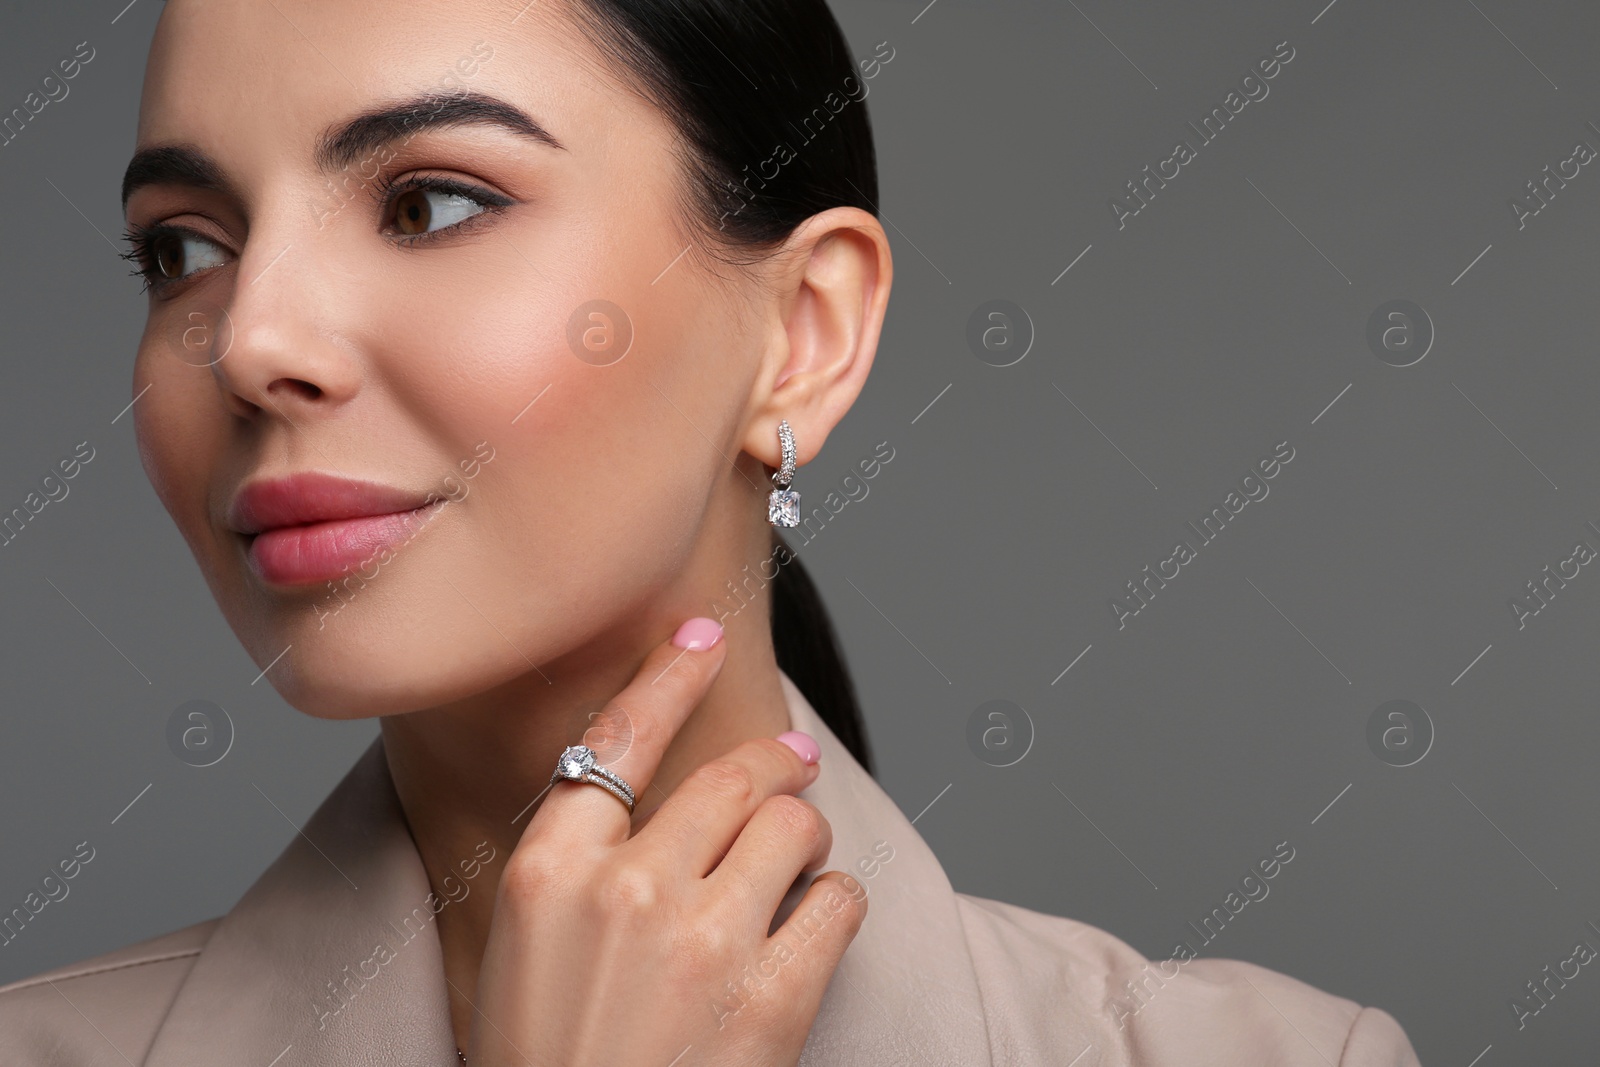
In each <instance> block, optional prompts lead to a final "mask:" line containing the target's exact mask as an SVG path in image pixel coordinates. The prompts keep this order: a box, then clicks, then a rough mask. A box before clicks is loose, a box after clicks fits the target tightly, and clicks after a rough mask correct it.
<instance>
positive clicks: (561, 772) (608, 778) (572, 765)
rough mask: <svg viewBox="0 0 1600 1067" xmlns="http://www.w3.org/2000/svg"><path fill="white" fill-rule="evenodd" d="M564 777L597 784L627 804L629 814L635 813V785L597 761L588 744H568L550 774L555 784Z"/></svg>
mask: <svg viewBox="0 0 1600 1067" xmlns="http://www.w3.org/2000/svg"><path fill="white" fill-rule="evenodd" d="M562 779H565V780H566V781H569V782H585V783H588V784H589V785H597V786H599V787H600V788H601V789H604V790H605V791H606V792H608V793H610V794H611V795H612V796H614V797H616V798H617V799H618V800H620V801H622V802H623V803H624V804H626V805H627V807H628V814H630V815H631V814H633V806H634V794H633V787H632V786H631V785H629V784H628V783H627V782H625V781H623V779H622V777H621V776H620V775H619V774H617V773H616V772H615V771H613V770H611V769H610V768H609V767H602V766H600V765H599V764H598V763H596V762H595V751H594V749H592V748H590V747H589V746H588V745H568V746H567V747H566V749H565V750H564V751H563V752H562V753H561V758H560V759H558V760H557V761H556V769H555V773H554V774H552V775H550V784H551V785H555V783H556V782H558V781H561V780H562Z"/></svg>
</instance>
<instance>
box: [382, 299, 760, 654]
mask: <svg viewBox="0 0 1600 1067" xmlns="http://www.w3.org/2000/svg"><path fill="white" fill-rule="evenodd" d="M646 281H648V278H647V279H646ZM580 284H583V287H584V288H586V289H589V291H591V292H592V291H594V290H596V289H598V290H600V291H610V292H613V293H617V294H618V300H617V304H618V305H621V304H627V305H628V306H630V307H631V308H634V309H636V310H635V311H634V312H633V313H632V314H628V315H627V321H626V322H625V323H619V322H617V321H614V319H615V313H612V315H611V316H608V315H607V314H606V313H605V312H604V310H603V309H602V310H601V311H600V312H599V313H598V317H593V318H591V317H589V316H587V315H584V314H580V315H579V316H578V317H577V318H576V320H575V319H574V314H573V312H574V309H578V308H584V307H585V306H586V305H588V304H589V303H590V301H588V300H587V299H580V298H579V297H578V296H577V295H575V294H573V293H570V292H569V293H557V294H545V295H537V296H533V297H529V298H525V299H520V300H512V299H507V298H506V297H505V296H504V295H500V296H497V297H492V298H489V299H484V300H482V301H480V302H478V303H477V304H476V305H475V306H474V308H473V309H472V314H471V315H470V316H467V315H464V314H462V312H464V311H465V309H458V311H457V313H456V314H452V315H450V316H447V317H446V319H447V320H448V321H449V322H456V323H459V322H465V321H470V322H472V323H473V324H474V326H473V328H472V330H471V331H470V333H469V334H466V335H463V334H461V333H460V332H459V331H458V332H457V333H456V335H455V336H454V338H453V340H452V339H446V338H443V337H441V338H438V339H436V340H435V342H434V343H433V344H432V345H431V346H430V347H435V348H439V349H440V350H448V351H451V352H452V353H453V355H452V357H451V359H450V360H449V361H448V362H447V364H445V365H446V366H447V367H448V370H438V369H437V367H439V366H440V364H439V363H438V361H436V360H430V361H429V362H430V364H432V365H433V366H434V367H435V368H436V369H434V370H432V371H429V372H428V377H429V378H430V379H431V380H429V381H427V382H423V381H422V380H420V379H417V380H413V381H411V382H409V383H407V386H406V390H407V392H409V393H412V394H413V396H412V399H411V400H410V401H408V404H409V406H412V407H413V409H414V410H417V411H418V412H419V417H422V418H425V419H427V420H430V421H431V422H432V426H431V431H432V433H434V434H436V435H437V436H439V437H440V438H443V439H449V440H451V441H454V442H457V443H458V444H457V445H456V446H455V447H458V448H460V449H461V452H460V455H461V456H462V457H468V456H470V455H471V454H472V448H473V446H474V444H476V443H477V442H480V441H481V442H487V445H488V446H489V447H491V448H493V450H494V459H493V460H492V461H491V462H489V463H487V464H481V467H480V470H479V473H478V474H477V475H476V476H475V477H474V478H472V479H471V480H470V481H468V482H467V486H468V499H467V508H466V509H465V510H464V511H463V513H462V517H463V519H470V528H471V534H470V536H471V538H472V539H473V541H474V542H476V545H474V546H468V545H463V546H462V550H463V551H466V552H476V551H481V552H482V557H483V565H484V566H485V567H487V568H492V570H493V573H494V575H495V576H496V578H497V579H499V580H500V581H499V582H497V581H495V580H492V579H491V578H490V577H489V575H488V574H487V573H485V574H484V575H481V576H480V577H479V578H478V584H479V588H480V589H483V588H487V587H489V586H491V585H494V586H497V587H499V588H506V589H507V592H506V593H505V594H502V595H508V596H518V595H519V591H520V595H522V596H524V597H526V596H529V595H532V596H535V597H537V598H538V600H539V601H541V602H542V603H543V604H545V605H547V606H550V605H558V606H559V607H560V609H561V610H562V611H568V610H572V609H573V608H574V606H575V605H594V606H597V607H598V606H601V605H609V606H610V609H611V610H616V609H617V608H619V607H621V606H622V604H623V603H624V602H628V601H632V600H636V599H637V598H639V597H641V596H644V595H647V594H648V593H649V592H650V591H652V590H653V589H655V588H657V587H659V585H660V584H661V583H662V582H664V581H666V580H669V579H670V578H671V577H672V576H673V575H674V574H676V573H677V572H678V570H679V569H680V568H681V565H682V564H683V562H684V561H685V560H686V559H687V556H688V553H689V549H690V547H691V545H692V543H693V540H694V537H695V535H696V534H697V533H698V531H699V527H700V523H701V521H702V519H703V516H704V513H705V509H706V505H707V501H708V499H709V497H710V494H711V491H712V488H713V485H714V483H715V482H716V481H717V479H718V478H719V476H720V475H729V474H731V471H729V470H727V469H726V468H728V466H729V463H730V461H731V457H732V456H733V455H734V454H735V453H736V451H737V449H736V448H735V447H734V446H733V445H731V444H730V442H729V441H728V440H727V439H728V438H729V437H730V436H731V426H732V420H733V417H734V415H735V414H736V412H737V410H738V409H737V405H736V404H735V403H734V401H735V399H736V398H735V395H734V394H735V393H736V392H737V391H738V383H737V381H736V380H735V377H734V375H737V373H738V372H737V370H734V369H732V368H721V369H720V370H719V369H718V368H717V366H716V363H717V356H716V355H715V353H718V352H722V351H725V350H727V348H728V345H727V343H726V340H725V339H718V338H715V337H711V336H707V335H706V333H705V332H704V327H703V325H701V324H703V323H705V322H708V321H709V322H715V321H718V317H717V316H711V315H701V314H689V313H685V312H683V311H681V310H679V309H678V308H679V307H680V306H682V302H681V301H676V300H674V301H672V303H671V304H669V303H668V300H669V298H668V297H666V295H665V293H664V294H663V295H662V296H659V297H658V296H656V294H654V293H650V294H648V295H641V294H639V293H636V292H635V293H630V292H629V291H627V290H625V289H621V288H620V287H618V286H615V285H606V284H598V283H593V282H589V283H587V284H584V283H582V282H580ZM573 288H574V289H576V288H577V286H573ZM662 288H663V289H665V287H662ZM683 295H684V294H681V293H680V294H677V296H679V297H682V296H683ZM674 305H676V306H674ZM458 316H459V317H458ZM443 328H447V327H443ZM585 333H588V334H589V338H588V340H590V341H593V340H596V337H595V335H596V334H599V335H600V337H599V339H600V340H605V339H606V338H607V336H609V339H610V340H612V341H615V340H616V339H617V338H619V337H623V336H625V335H626V334H630V333H631V335H632V336H631V343H630V344H629V347H628V349H627V351H626V353H625V354H624V355H622V356H621V358H620V359H617V360H616V361H615V362H608V358H609V357H608V356H606V355H602V356H601V357H599V358H596V357H595V355H594V349H593V348H591V347H588V346H587V345H586V344H585V337H584V335H585ZM412 344H413V345H414V344H415V341H413V342H412ZM424 400H425V403H423V402H422V401H424ZM723 454H727V455H728V456H729V460H724V459H723ZM507 578H510V579H513V581H512V582H510V583H504V584H501V582H503V580H504V579H507ZM513 587H514V588H513ZM579 610H582V609H581V608H580V609H579ZM530 636H534V635H530Z"/></svg>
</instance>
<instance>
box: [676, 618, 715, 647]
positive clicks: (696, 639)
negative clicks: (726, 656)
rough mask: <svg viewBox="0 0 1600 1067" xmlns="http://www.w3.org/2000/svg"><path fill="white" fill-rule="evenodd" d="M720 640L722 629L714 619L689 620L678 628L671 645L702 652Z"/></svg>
mask: <svg viewBox="0 0 1600 1067" xmlns="http://www.w3.org/2000/svg"><path fill="white" fill-rule="evenodd" d="M720 640H722V627H721V626H719V625H717V620H716V619H707V618H704V617H701V618H695V619H690V620H689V621H688V622H686V623H684V624H683V625H682V626H680V627H678V632H677V633H675V634H673V635H672V643H673V644H675V645H677V646H678V647H679V648H687V649H689V650H690V651H692V652H704V651H705V650H706V649H708V648H710V647H711V646H712V645H714V644H716V643H717V642H718V641H720Z"/></svg>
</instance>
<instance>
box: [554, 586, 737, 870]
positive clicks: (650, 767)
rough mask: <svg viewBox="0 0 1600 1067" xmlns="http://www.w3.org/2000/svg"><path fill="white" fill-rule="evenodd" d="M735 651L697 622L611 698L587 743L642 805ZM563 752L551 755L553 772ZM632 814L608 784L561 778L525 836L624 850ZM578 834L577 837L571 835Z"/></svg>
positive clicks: (716, 629) (705, 622)
mask: <svg viewBox="0 0 1600 1067" xmlns="http://www.w3.org/2000/svg"><path fill="white" fill-rule="evenodd" d="M726 658H727V648H726V644H725V642H723V640H722V627H721V626H719V625H718V624H717V623H716V621H715V620H713V619H708V618H694V619H690V620H689V621H688V622H685V623H684V624H683V625H682V626H680V627H678V630H677V632H676V633H674V634H673V635H672V638H671V639H670V640H667V641H664V642H662V643H661V644H660V645H658V646H656V648H654V649H652V650H651V652H650V654H649V655H648V656H647V657H645V661H644V663H643V664H642V665H641V666H640V667H639V670H638V672H637V673H636V674H635V675H634V677H633V680H632V681H630V682H629V683H628V685H627V686H626V687H625V688H624V689H623V690H622V691H621V692H620V693H618V694H617V695H616V696H615V697H614V698H612V700H610V701H609V702H608V703H607V704H606V706H605V709H604V710H603V711H602V712H601V714H600V718H599V720H598V722H597V723H596V724H595V726H593V727H591V728H590V729H589V730H588V731H586V732H585V734H584V740H583V742H582V743H583V744H586V745H588V746H589V747H591V748H593V749H594V751H595V762H596V764H597V765H598V766H602V767H605V768H606V769H608V770H610V771H611V772H613V773H614V774H616V775H617V776H618V777H620V778H621V779H622V780H623V781H625V782H627V783H628V785H629V786H630V787H631V788H632V789H633V793H634V797H635V799H636V800H642V799H643V797H644V793H645V790H646V789H648V788H649V786H650V782H651V780H652V779H653V778H654V777H655V773H656V770H657V769H658V768H659V767H660V765H661V758H662V756H663V755H664V754H665V753H666V750H667V746H668V744H670V743H671V741H672V739H673V737H675V736H676V735H677V733H678V731H679V729H681V728H682V726H683V724H684V722H685V720H687V719H688V717H689V713H690V712H692V711H693V710H694V709H695V708H696V707H698V706H699V704H700V701H701V700H702V699H704V698H705V695H706V691H707V690H708V689H709V688H710V687H711V683H712V682H713V681H714V680H715V679H716V677H717V675H718V673H720V672H721V670H722V664H723V662H724V661H725V660H726ZM558 756H560V752H554V751H553V752H551V753H550V768H551V770H552V771H553V770H554V769H555V766H556V759H557V757H558ZM631 827H632V813H631V812H629V810H628V807H627V805H626V804H624V803H623V802H622V801H620V800H619V799H618V798H617V797H616V796H614V795H611V794H609V793H608V792H607V791H606V790H605V789H604V788H603V787H599V786H595V785H591V784H589V783H579V782H573V781H569V780H565V779H560V780H557V781H556V782H554V783H553V784H552V785H551V786H550V788H549V790H548V791H547V792H546V794H545V798H544V800H543V802H541V804H540V805H539V810H538V811H536V812H534V815H533V818H532V819H531V820H530V821H529V823H528V828H527V829H526V830H524V831H523V834H522V840H523V841H526V840H528V839H529V838H530V837H539V838H545V839H550V838H552V837H561V838H569V839H570V837H576V838H580V839H582V840H584V841H589V842H593V843H598V844H606V845H618V844H621V843H622V842H624V841H626V840H627V839H628V836H629V833H630V831H631ZM569 835H570V837H569Z"/></svg>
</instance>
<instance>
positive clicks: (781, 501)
mask: <svg viewBox="0 0 1600 1067" xmlns="http://www.w3.org/2000/svg"><path fill="white" fill-rule="evenodd" d="M778 443H779V444H781V445H782V446H783V461H782V464H783V465H782V466H780V467H779V468H778V469H777V471H775V472H774V473H773V475H772V480H773V481H774V482H776V483H777V486H778V488H776V489H774V490H773V491H772V495H770V496H768V497H767V521H768V522H770V523H772V525H774V526H799V525H800V494H799V493H797V492H795V491H794V490H793V489H790V488H789V483H790V482H791V481H792V480H793V479H794V430H792V429H790V427H789V420H788V419H783V420H781V421H780V422H779V423H778Z"/></svg>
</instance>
